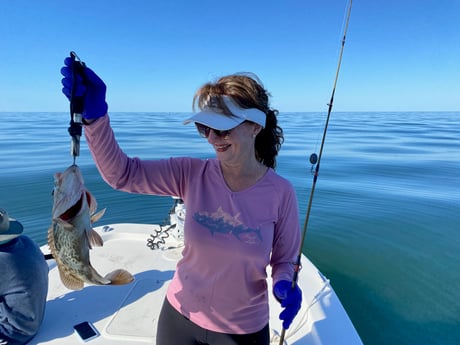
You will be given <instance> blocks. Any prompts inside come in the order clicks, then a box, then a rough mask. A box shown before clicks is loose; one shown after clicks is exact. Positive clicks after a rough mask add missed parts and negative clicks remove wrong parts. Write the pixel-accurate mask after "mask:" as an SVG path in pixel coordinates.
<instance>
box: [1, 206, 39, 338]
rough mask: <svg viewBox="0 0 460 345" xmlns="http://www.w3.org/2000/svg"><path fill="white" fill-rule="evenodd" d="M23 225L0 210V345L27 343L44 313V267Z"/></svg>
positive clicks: (37, 248)
mask: <svg viewBox="0 0 460 345" xmlns="http://www.w3.org/2000/svg"><path fill="white" fill-rule="evenodd" d="M22 231H23V226H22V225H21V223H19V222H18V221H17V220H15V219H12V218H10V217H9V216H8V213H7V212H6V211H5V210H3V209H0V344H2V345H3V344H8V345H20V344H25V343H27V342H28V341H29V340H30V339H31V338H32V337H33V336H34V335H35V334H36V333H37V331H38V329H39V328H40V325H41V323H42V321H43V317H44V313H45V304H46V295H47V293H48V265H47V263H46V261H45V259H44V256H43V253H42V252H41V250H40V248H39V246H38V245H37V244H36V243H35V242H34V241H33V240H32V239H31V238H29V237H27V236H25V235H22Z"/></svg>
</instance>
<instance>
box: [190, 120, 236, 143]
mask: <svg viewBox="0 0 460 345" xmlns="http://www.w3.org/2000/svg"><path fill="white" fill-rule="evenodd" d="M195 126H196V129H197V130H198V133H199V134H200V135H201V136H202V137H203V138H208V137H209V133H211V129H212V131H213V132H214V134H215V135H216V136H218V137H219V138H224V139H227V138H228V137H229V136H230V133H231V132H232V130H231V129H229V130H226V131H220V130H218V129H214V128H211V127H208V126H205V125H202V124H201V123H198V122H195Z"/></svg>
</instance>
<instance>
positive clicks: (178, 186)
mask: <svg viewBox="0 0 460 345" xmlns="http://www.w3.org/2000/svg"><path fill="white" fill-rule="evenodd" d="M65 64H66V66H65V67H64V68H63V69H62V70H61V73H62V74H63V75H64V76H65V78H64V79H63V81H62V82H63V85H64V88H63V92H64V94H65V95H66V96H67V97H68V98H69V99H70V95H71V85H72V81H73V80H72V69H71V66H72V60H71V59H70V58H67V59H66V60H65ZM83 80H84V83H83ZM76 85H77V86H76V89H75V90H74V91H75V95H77V96H84V98H85V110H84V112H83V118H84V122H85V124H86V128H85V135H86V140H87V142H88V145H89V148H90V150H91V152H92V155H93V158H94V160H95V162H96V165H97V167H98V169H99V171H100V173H101V175H102V177H103V178H104V180H105V181H106V182H107V183H108V184H109V185H111V186H112V187H113V188H115V189H118V190H123V191H127V192H131V193H143V194H155V195H168V196H177V197H180V198H181V199H183V200H184V202H185V205H186V208H187V217H186V220H185V227H184V237H185V247H184V251H183V258H182V259H181V260H180V261H179V262H178V264H177V269H176V272H175V275H174V278H173V279H172V281H171V283H170V285H169V287H168V291H167V295H166V299H165V301H164V305H163V308H162V311H161V314H160V319H159V322H158V331H157V344H159V345H169V344H174V345H177V344H181V345H182V344H184V345H187V344H209V345H211V344H218V345H227V344H264V345H265V344H268V343H269V328H268V320H269V310H268V291H267V282H266V278H267V277H266V271H265V269H266V267H267V265H271V266H272V279H273V283H274V293H275V296H276V297H277V298H278V300H279V301H280V302H281V303H282V306H283V307H285V310H284V311H283V312H282V313H281V314H280V318H281V319H282V320H284V322H283V326H284V327H285V328H288V327H289V325H290V323H291V322H292V320H293V318H294V316H295V315H296V314H297V312H298V310H299V309H300V303H301V292H300V289H299V288H298V287H297V286H295V288H292V284H291V280H292V276H293V271H294V265H293V263H294V262H295V259H296V256H297V254H298V250H299V242H300V229H299V222H298V219H299V217H298V209H297V201H296V198H295V193H294V190H293V188H292V186H291V184H290V183H289V182H288V181H287V180H285V179H283V178H282V177H280V176H279V175H277V174H276V173H275V172H274V170H273V169H274V168H275V165H276V155H277V154H278V151H279V149H280V146H281V143H282V141H283V133H282V130H281V128H280V127H279V126H278V125H277V119H276V115H277V111H276V110H273V109H270V107H269V103H268V93H267V92H266V90H265V89H264V88H263V87H262V85H261V84H260V82H258V80H257V79H256V78H255V77H251V76H248V75H230V76H227V77H223V78H221V79H219V80H218V81H217V82H216V83H208V84H206V85H204V86H203V87H202V88H200V89H199V90H198V91H197V93H196V95H195V97H194V105H198V107H199V108H200V110H201V111H200V112H198V113H196V114H195V115H193V116H192V117H191V118H189V119H187V120H186V121H185V123H186V124H187V123H190V122H194V123H195V125H196V127H197V130H198V132H199V134H200V135H201V136H203V137H204V138H206V139H207V140H208V142H209V143H210V144H211V145H212V146H213V148H214V150H215V152H216V158H215V159H207V160H202V159H196V158H190V157H182V158H169V159H165V160H141V159H139V158H130V157H128V156H126V155H125V154H124V153H123V151H122V150H121V149H120V147H119V146H118V144H117V142H116V140H115V137H114V133H113V131H112V129H111V128H110V122H109V116H108V115H107V108H108V107H107V104H106V102H105V90H106V87H105V84H104V83H103V82H102V80H101V79H100V78H99V77H98V76H97V75H96V74H95V73H94V72H93V71H92V70H90V69H89V68H85V69H84V71H83V75H82V76H79V77H77V80H76Z"/></svg>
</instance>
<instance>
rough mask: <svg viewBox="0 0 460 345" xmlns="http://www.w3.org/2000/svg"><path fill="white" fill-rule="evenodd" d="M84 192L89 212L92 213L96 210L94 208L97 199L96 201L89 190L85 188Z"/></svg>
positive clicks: (95, 207)
mask: <svg viewBox="0 0 460 345" xmlns="http://www.w3.org/2000/svg"><path fill="white" fill-rule="evenodd" d="M85 194H86V200H87V202H88V206H89V212H90V213H91V214H93V213H94V212H96V209H97V201H96V198H95V197H94V195H93V194H91V192H90V191H89V190H87V189H85Z"/></svg>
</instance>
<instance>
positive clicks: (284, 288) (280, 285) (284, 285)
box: [273, 280, 302, 329]
mask: <svg viewBox="0 0 460 345" xmlns="http://www.w3.org/2000/svg"><path fill="white" fill-rule="evenodd" d="M273 294H274V295H275V297H276V299H277V300H278V302H280V303H281V306H282V307H283V308H284V310H283V311H282V312H281V313H280V320H283V328H284V329H288V328H289V326H290V325H291V323H292V320H294V318H295V316H296V315H297V313H298V312H299V310H300V305H301V304H302V291H301V290H300V288H299V287H298V285H297V284H296V285H295V287H294V288H293V287H292V282H290V281H287V280H280V281H279V282H277V283H276V284H275V286H274V287H273Z"/></svg>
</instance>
